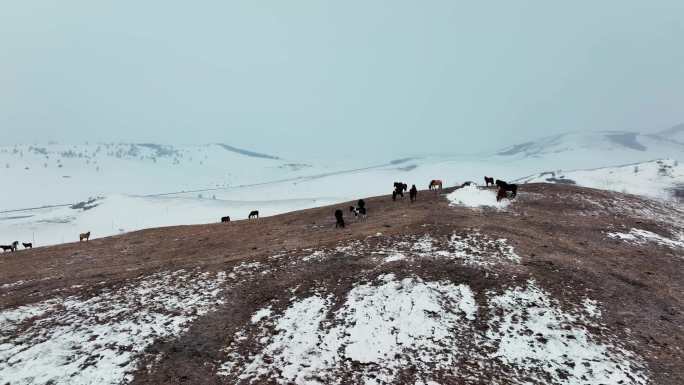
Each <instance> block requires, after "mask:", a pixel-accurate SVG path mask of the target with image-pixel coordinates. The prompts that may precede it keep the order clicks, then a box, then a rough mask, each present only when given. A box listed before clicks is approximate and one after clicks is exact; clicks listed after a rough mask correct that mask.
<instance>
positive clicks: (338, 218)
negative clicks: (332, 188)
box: [335, 209, 344, 228]
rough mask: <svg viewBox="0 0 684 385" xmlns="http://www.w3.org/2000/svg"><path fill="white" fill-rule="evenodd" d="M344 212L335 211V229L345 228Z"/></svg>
mask: <svg viewBox="0 0 684 385" xmlns="http://www.w3.org/2000/svg"><path fill="white" fill-rule="evenodd" d="M343 215H344V214H343V213H342V210H340V209H337V210H335V228H338V227H341V228H344V217H343Z"/></svg>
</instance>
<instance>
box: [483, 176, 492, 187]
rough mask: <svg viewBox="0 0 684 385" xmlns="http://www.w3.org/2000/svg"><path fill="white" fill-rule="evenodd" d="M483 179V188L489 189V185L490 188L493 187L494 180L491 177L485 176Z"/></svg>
mask: <svg viewBox="0 0 684 385" xmlns="http://www.w3.org/2000/svg"><path fill="white" fill-rule="evenodd" d="M484 179H485V186H487V187H489V185H490V184H491V185H492V186H494V178H493V177H491V176H486V177H484Z"/></svg>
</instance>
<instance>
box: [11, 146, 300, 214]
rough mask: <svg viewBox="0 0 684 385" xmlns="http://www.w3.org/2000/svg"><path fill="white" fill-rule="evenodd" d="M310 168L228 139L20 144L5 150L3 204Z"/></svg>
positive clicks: (197, 185)
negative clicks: (238, 145)
mask: <svg viewBox="0 0 684 385" xmlns="http://www.w3.org/2000/svg"><path fill="white" fill-rule="evenodd" d="M307 168H310V165H308V164H304V163H297V162H289V161H286V160H282V159H279V158H278V157H276V156H273V155H267V154H261V153H257V152H253V151H247V150H242V149H239V148H235V147H232V146H229V145H226V144H209V145H199V146H182V147H178V146H169V145H160V144H153V143H142V144H90V145H88V144H85V145H61V144H49V145H43V146H39V145H16V146H11V147H2V148H0V169H1V170H2V175H3V179H5V180H8V181H12V183H5V184H4V186H3V189H4V191H3V194H2V197H1V198H0V209H2V210H9V209H19V208H26V207H36V206H42V205H54V204H66V203H74V202H78V201H81V200H84V199H87V198H88V197H91V196H100V195H106V194H114V193H119V194H135V195H147V194H156V193H164V192H172V191H182V190H194V189H203V188H204V189H206V188H216V187H226V186H231V185H235V184H248V183H257V182H262V181H264V180H272V179H279V178H288V177H293V176H297V175H300V174H301V173H302V172H304V171H306V169H307Z"/></svg>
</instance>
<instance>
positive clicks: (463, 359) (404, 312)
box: [218, 274, 649, 385]
mask: <svg viewBox="0 0 684 385" xmlns="http://www.w3.org/2000/svg"><path fill="white" fill-rule="evenodd" d="M476 298H481V301H483V302H481V303H478V301H477V299H476ZM598 306H599V304H598V303H597V302H596V301H594V300H591V299H589V298H586V299H585V300H584V301H582V303H579V304H576V305H575V307H574V308H571V309H570V310H564V309H565V308H564V307H562V306H561V305H560V303H559V301H557V300H556V299H554V298H553V297H552V296H551V295H550V294H549V293H547V292H546V291H544V290H543V289H541V288H540V287H539V286H538V285H537V284H536V282H534V281H532V280H530V281H527V282H526V283H525V284H524V285H523V286H522V287H508V288H506V289H504V290H503V291H501V292H488V293H486V296H484V297H478V296H477V295H476V293H475V292H474V291H473V290H472V289H471V287H470V286H468V285H464V284H457V283H454V282H449V281H444V280H440V281H425V280H423V279H421V278H419V277H416V276H412V277H407V278H403V279H398V278H397V277H396V276H395V275H394V274H384V275H380V276H378V277H377V278H376V279H374V280H371V281H370V282H362V283H357V284H356V285H355V286H354V287H352V289H351V290H350V291H349V292H348V293H347V294H346V295H345V296H344V297H343V298H338V297H337V296H336V295H335V294H333V293H328V292H327V291H326V289H325V288H318V289H316V291H315V293H313V294H310V295H308V296H305V297H303V298H297V297H293V298H292V299H290V302H289V304H288V305H287V307H286V308H284V310H282V311H279V312H277V311H273V309H272V307H271V306H270V305H269V306H268V307H265V308H262V309H258V310H257V311H256V312H255V313H254V315H253V316H252V321H255V320H256V324H249V325H246V326H245V327H244V328H243V329H242V330H240V331H238V332H237V333H236V334H235V338H234V339H233V341H232V342H231V345H229V346H227V347H226V354H227V357H228V360H227V361H226V362H224V363H223V364H222V365H221V367H220V369H219V370H218V374H219V375H222V376H226V377H227V378H229V379H230V380H231V381H246V382H250V383H255V382H276V383H280V384H290V383H294V384H332V383H339V380H340V378H345V381H347V382H351V383H365V384H389V383H396V382H397V381H399V379H400V376H401V379H402V380H403V381H405V380H407V379H408V380H411V379H412V380H413V381H417V382H416V383H439V380H442V379H444V378H450V377H459V378H469V379H471V380H473V381H474V382H479V381H490V382H492V383H499V381H504V382H506V383H512V384H521V385H522V384H529V383H530V382H533V383H554V384H565V385H580V384H586V383H596V384H598V383H605V384H624V385H645V384H647V383H648V382H649V380H648V369H647V367H646V366H645V364H644V362H643V361H642V359H641V358H640V357H638V356H636V355H634V354H633V353H631V352H630V351H628V350H627V349H625V348H624V347H623V343H622V342H621V341H620V339H619V338H618V337H617V336H614V335H612V334H610V332H609V331H608V329H606V328H604V327H603V326H602V325H601V324H600V317H601V313H600V310H598ZM265 314H267V315H268V316H264V315H265ZM484 362H486V363H487V364H486V365H484ZM407 370H408V372H407ZM501 373H505V374H506V377H505V378H500V377H492V375H494V376H499V375H501ZM407 375H408V376H409V377H406V376H407Z"/></svg>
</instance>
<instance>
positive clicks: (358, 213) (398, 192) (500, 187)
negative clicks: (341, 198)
mask: <svg viewBox="0 0 684 385" xmlns="http://www.w3.org/2000/svg"><path fill="white" fill-rule="evenodd" d="M484 180H485V186H487V187H489V186H490V185H491V186H496V189H497V192H496V200H497V202H498V201H500V200H502V199H505V198H508V197H509V195H508V192H510V193H511V195H510V197H511V198H515V196H516V195H517V193H518V185H516V184H512V183H506V182H504V181H502V180H498V179H497V180H494V178H492V177H488V176H485V177H484ZM473 184H474V183H473V182H465V183H463V184H462V185H461V187H464V186H469V185H473ZM442 186H443V183H442V181H441V180H440V179H433V180H431V181H430V184H429V185H428V189H429V190H441V189H442ZM407 190H408V192H409V198H410V201H411V202H415V201H416V199H418V189H417V188H416V185H415V184H414V185H411V189H409V188H408V185H407V184H406V183H404V182H394V189H393V191H392V200H393V201H396V200H397V197H401V198H403V197H404V192H405V191H407ZM349 212H351V213H352V214H353V215H354V217H356V218H360V219H361V220H364V219H366V217H367V211H366V202H365V201H364V200H363V199H359V201H358V202H357V203H356V206H349ZM247 218H248V219H259V211H258V210H253V211H251V212H250V213H249V216H248V217H247ZM221 222H222V223H227V222H230V217H229V216H225V217H221ZM344 225H345V223H344V212H343V211H342V210H341V209H337V210H335V227H336V228H338V227H339V228H344ZM89 239H90V231H88V232H87V233H81V234H79V235H78V240H79V242H83V241H86V242H88V240H89ZM22 245H23V246H24V249H32V248H33V244H32V243H30V242H29V243H23V242H22ZM18 248H19V241H14V242H12V243H11V244H9V245H0V249H2V251H3V252H5V251H12V252H14V251H17V249H18Z"/></svg>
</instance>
